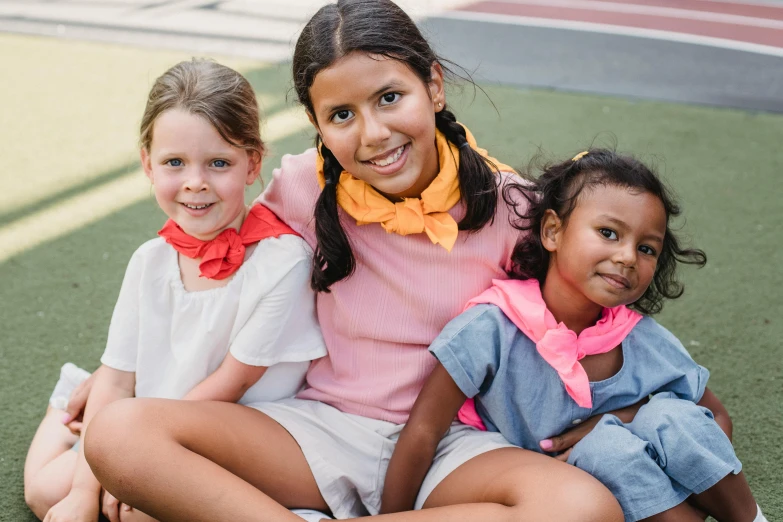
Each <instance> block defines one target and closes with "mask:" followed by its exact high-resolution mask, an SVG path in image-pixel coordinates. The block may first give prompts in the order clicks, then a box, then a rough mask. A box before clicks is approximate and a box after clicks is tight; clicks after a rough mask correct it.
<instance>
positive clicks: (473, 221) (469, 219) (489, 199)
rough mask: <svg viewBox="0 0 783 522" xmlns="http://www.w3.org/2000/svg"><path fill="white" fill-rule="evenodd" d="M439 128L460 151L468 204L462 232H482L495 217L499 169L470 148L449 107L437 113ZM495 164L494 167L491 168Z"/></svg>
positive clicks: (462, 184)
mask: <svg viewBox="0 0 783 522" xmlns="http://www.w3.org/2000/svg"><path fill="white" fill-rule="evenodd" d="M435 126H436V127H437V128H438V130H439V131H441V132H442V133H443V135H444V136H446V139H447V140H449V141H450V142H451V143H453V144H455V145H456V146H457V147H458V148H459V172H458V173H457V175H458V177H459V188H460V194H461V197H462V200H463V201H464V202H465V217H463V218H462V221H460V222H459V229H460V230H471V231H476V230H480V229H481V228H482V227H483V226H484V225H486V224H487V223H491V222H492V220H494V218H495V210H496V209H497V198H498V185H499V182H500V180H499V178H498V176H497V167H496V166H495V165H492V163H491V162H490V161H488V160H487V159H486V158H484V157H483V156H482V155H481V154H479V153H478V152H476V150H474V149H473V147H471V146H470V145H468V139H467V135H466V134H465V128H464V127H463V126H462V125H460V124H459V123H457V118H456V117H455V116H454V114H452V113H451V112H450V111H448V110H446V109H445V108H444V109H443V110H441V111H439V112H436V113H435ZM490 165H491V167H490Z"/></svg>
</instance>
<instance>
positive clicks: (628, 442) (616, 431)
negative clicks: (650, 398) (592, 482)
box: [568, 422, 649, 479]
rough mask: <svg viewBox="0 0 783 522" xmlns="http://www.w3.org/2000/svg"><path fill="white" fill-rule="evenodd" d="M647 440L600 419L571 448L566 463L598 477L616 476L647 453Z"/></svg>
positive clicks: (645, 456)
mask: <svg viewBox="0 0 783 522" xmlns="http://www.w3.org/2000/svg"><path fill="white" fill-rule="evenodd" d="M646 449H647V443H645V442H644V441H643V440H641V439H640V438H639V437H637V436H636V435H634V434H633V433H631V432H630V431H628V429H627V428H625V427H624V426H620V425H616V424H609V423H605V422H601V423H600V424H598V425H597V426H596V427H595V428H594V429H593V431H591V432H590V433H589V434H588V435H587V436H586V437H585V438H583V439H582V440H581V441H579V443H577V444H576V445H575V446H574V448H573V449H572V450H571V455H570V456H569V458H568V462H569V463H570V464H573V465H574V466H576V467H578V468H580V469H583V470H585V471H586V472H588V473H590V474H591V475H593V476H595V477H597V478H598V479H603V478H605V477H606V476H607V475H617V474H618V473H619V472H620V470H623V469H627V467H628V466H631V465H632V464H633V463H634V460H636V459H637V458H639V456H642V457H643V458H649V457H648V455H647V451H646Z"/></svg>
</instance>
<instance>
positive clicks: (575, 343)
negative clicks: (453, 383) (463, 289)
mask: <svg viewBox="0 0 783 522" xmlns="http://www.w3.org/2000/svg"><path fill="white" fill-rule="evenodd" d="M477 304H494V305H495V306H497V307H499V308H500V309H501V310H502V311H503V313H504V314H505V315H506V317H508V318H509V319H510V320H511V322H512V323H514V324H515V325H516V327H517V328H519V329H520V330H521V331H522V333H524V334H525V335H526V336H528V337H529V338H530V339H531V340H532V341H534V342H535V343H536V350H538V353H539V354H540V355H541V357H543V358H544V360H545V361H546V362H547V363H549V365H550V366H552V368H554V369H555V371H557V374H558V375H559V376H560V379H561V380H562V381H563V384H565V387H566V391H567V392H568V395H570V396H571V398H572V399H574V400H575V401H576V403H577V404H578V405H579V406H580V407H582V408H591V407H592V406H593V399H592V396H591V393H590V381H589V379H588V378H587V372H585V369H584V367H583V366H582V364H581V363H580V362H579V361H580V360H581V359H582V358H584V357H585V356H587V355H597V354H600V353H606V352H608V351H610V350H612V349H614V348H615V347H616V346H618V345H619V344H620V343H621V342H622V341H623V339H625V337H626V336H627V335H628V334H629V333H630V331H631V330H632V329H633V327H634V326H636V323H638V322H639V321H640V320H641V319H642V315H641V314H639V313H638V312H634V311H633V310H630V309H629V308H628V307H626V306H616V307H614V308H604V310H603V312H602V314H601V319H599V320H598V322H597V323H596V324H595V325H593V326H591V327H589V328H585V329H584V330H583V331H582V333H580V334H579V336H577V335H576V334H575V333H574V332H573V331H571V330H569V329H568V327H566V325H564V324H563V323H558V322H557V320H555V317H554V316H553V315H552V313H551V312H550V311H549V309H548V308H547V307H546V303H544V298H543V297H542V296H541V286H540V285H539V283H538V281H537V280H535V279H527V280H524V281H520V280H518V279H508V280H505V281H501V280H498V279H494V280H493V281H492V286H491V287H489V288H488V289H487V290H486V291H484V292H483V293H482V294H480V295H479V296H478V297H474V298H473V299H471V300H470V301H468V304H467V305H465V310H467V309H468V308H471V307H473V306H475V305H477ZM463 410H465V411H463ZM458 417H459V419H460V420H461V421H462V422H464V423H465V424H470V425H472V426H476V427H478V425H477V424H476V422H475V421H476V420H477V419H478V421H479V422H481V419H479V417H478V414H476V411H475V406H474V404H473V401H468V402H466V403H465V405H464V406H463V407H462V409H460V412H459V415H458ZM463 417H464V419H463ZM481 426H483V423H481Z"/></svg>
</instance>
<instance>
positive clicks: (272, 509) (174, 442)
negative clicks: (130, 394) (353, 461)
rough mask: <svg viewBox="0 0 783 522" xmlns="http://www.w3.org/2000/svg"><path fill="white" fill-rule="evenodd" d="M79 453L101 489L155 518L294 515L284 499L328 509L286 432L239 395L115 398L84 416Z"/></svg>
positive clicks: (292, 503)
mask: <svg viewBox="0 0 783 522" xmlns="http://www.w3.org/2000/svg"><path fill="white" fill-rule="evenodd" d="M85 454H86V456H87V460H88V462H89V463H90V466H91V467H92V470H93V472H94V473H95V475H96V477H97V478H98V480H99V481H100V482H101V484H103V486H104V487H105V488H106V489H107V490H108V491H109V492H111V493H112V494H113V495H114V496H116V497H117V498H118V499H119V500H120V501H122V502H124V503H126V504H129V505H131V506H134V507H136V508H138V509H141V510H142V511H143V512H144V513H147V514H149V515H150V516H153V517H155V518H157V519H159V520H189V521H193V522H198V521H205V522H206V521H220V520H230V521H235V520H248V521H250V520H274V521H281V522H282V521H291V522H297V521H298V522H301V519H300V518H299V517H297V516H296V515H294V514H292V513H291V512H290V511H288V509H286V508H285V507H283V506H289V507H308V508H312V509H318V510H320V511H325V510H328V506H327V505H326V503H325V502H324V500H323V498H322V497H321V493H320V492H319V490H318V486H317V485H316V483H315V479H314V478H313V475H312V473H311V472H310V468H309V466H308V464H307V461H306V460H305V458H304V455H303V454H302V451H301V449H300V448H299V445H298V444H297V443H296V441H295V440H294V439H293V437H291V435H290V434H289V433H288V432H287V431H286V430H285V429H284V428H283V427H282V426H280V425H279V424H278V423H277V422H275V421H274V420H272V419H271V418H269V417H267V416H266V415H264V414H263V413H261V412H259V411H256V410H253V409H251V408H248V407H245V406H240V405H237V404H228V403H217V402H189V401H172V400H165V399H139V398H135V399H131V400H122V401H117V402H114V403H112V404H110V405H109V406H107V407H105V408H103V409H102V410H101V411H100V412H99V413H98V414H97V415H96V416H95V418H94V419H93V421H92V422H91V423H90V429H89V431H88V432H87V437H86V440H85Z"/></svg>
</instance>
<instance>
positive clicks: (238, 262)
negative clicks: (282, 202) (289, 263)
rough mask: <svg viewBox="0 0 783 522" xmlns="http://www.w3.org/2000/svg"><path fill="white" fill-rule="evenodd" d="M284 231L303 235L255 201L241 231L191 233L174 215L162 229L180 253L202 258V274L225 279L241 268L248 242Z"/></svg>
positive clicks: (167, 240)
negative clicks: (206, 235) (204, 238)
mask: <svg viewBox="0 0 783 522" xmlns="http://www.w3.org/2000/svg"><path fill="white" fill-rule="evenodd" d="M283 234H294V235H296V236H298V235H299V234H297V233H296V232H294V231H293V230H292V229H291V228H290V227H289V226H288V225H286V224H285V223H283V222H282V221H280V219H279V218H278V217H277V216H276V215H275V214H274V213H273V212H272V211H271V210H269V209H268V208H266V207H265V206H263V205H260V204H256V205H253V208H251V209H250V212H248V214H247V217H246V218H245V221H244V222H243V223H242V226H241V227H240V229H239V232H238V233H237V231H236V229H233V228H227V229H225V230H224V231H223V232H221V233H220V234H218V236H217V237H216V238H215V239H212V240H210V241H202V240H201V239H196V238H195V237H193V236H191V235H188V234H187V233H186V232H185V231H184V230H182V228H181V227H180V226H179V225H177V224H176V223H175V222H174V221H172V220H171V219H169V220H168V221H166V224H165V225H163V228H161V229H160V230H159V231H158V235H159V236H161V237H163V238H164V239H165V240H166V243H168V244H170V245H171V246H172V247H174V250H176V251H177V252H179V253H180V254H182V255H184V256H187V257H190V258H193V259H198V258H201V264H199V268H200V269H201V277H206V278H208V279H225V278H227V277H229V276H231V275H232V274H233V273H234V272H236V271H237V270H239V267H240V266H242V263H243V262H244V261H245V245H252V244H253V243H258V242H259V241H261V240H262V239H266V238H268V237H280V236H282V235H283Z"/></svg>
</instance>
